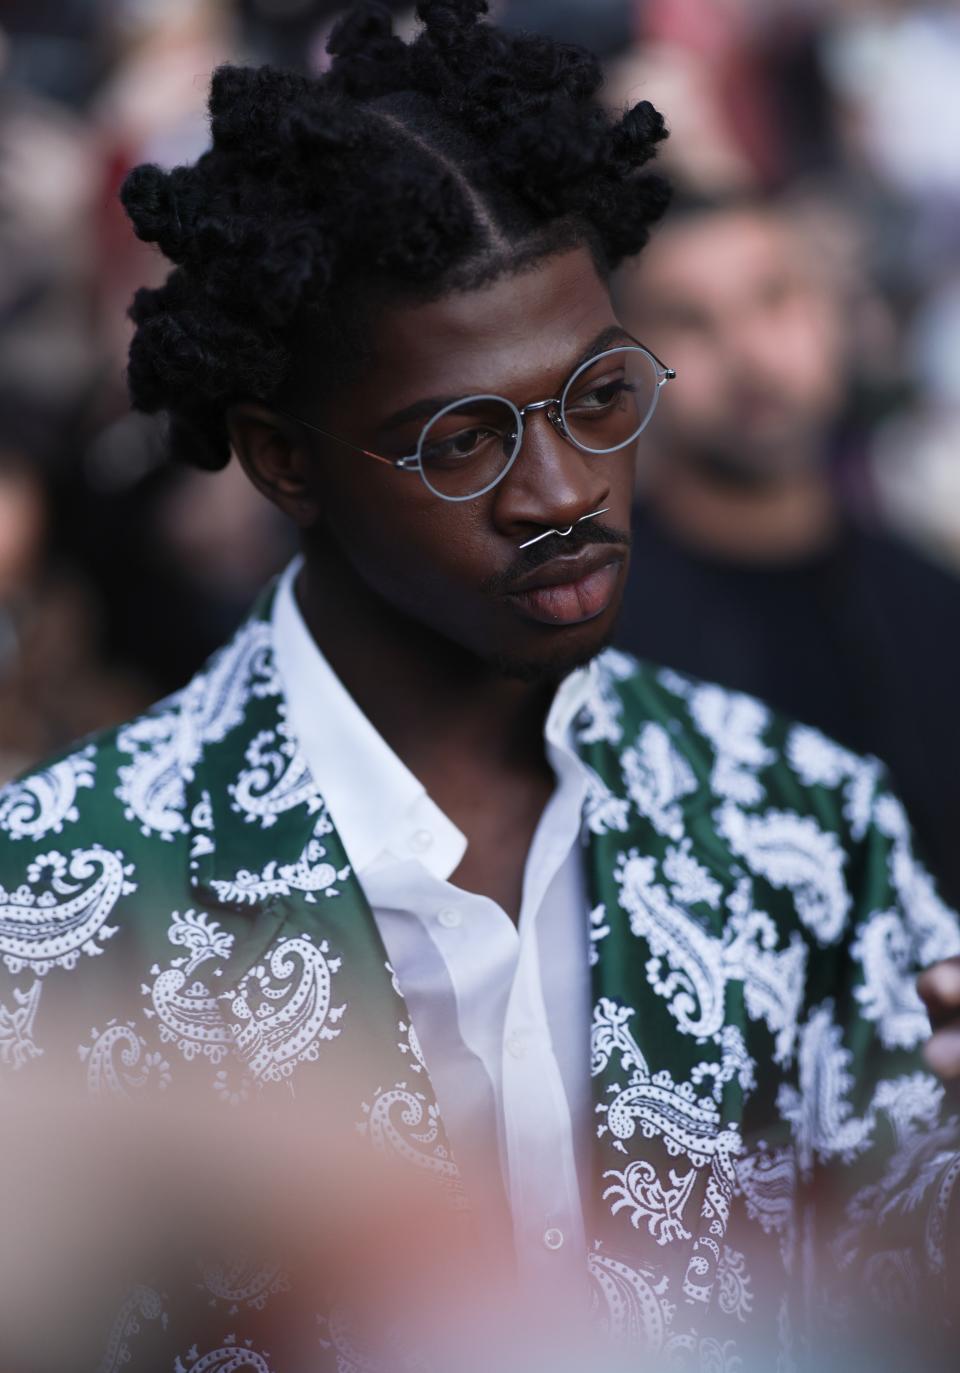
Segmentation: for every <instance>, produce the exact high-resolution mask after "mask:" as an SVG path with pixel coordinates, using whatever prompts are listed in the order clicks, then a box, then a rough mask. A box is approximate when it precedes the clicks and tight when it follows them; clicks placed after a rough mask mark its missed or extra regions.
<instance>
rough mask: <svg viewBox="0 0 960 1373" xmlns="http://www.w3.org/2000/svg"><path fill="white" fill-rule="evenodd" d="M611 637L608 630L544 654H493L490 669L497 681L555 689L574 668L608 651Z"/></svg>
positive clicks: (609, 629)
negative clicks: (509, 680)
mask: <svg viewBox="0 0 960 1373" xmlns="http://www.w3.org/2000/svg"><path fill="white" fill-rule="evenodd" d="M612 637H613V628H612V626H611V627H609V628H608V629H607V630H606V631H605V632H604V633H602V634H600V633H598V634H591V635H590V636H589V638H581V639H580V641H579V642H578V643H577V644H570V645H568V646H566V647H560V646H559V645H554V646H553V648H552V649H551V650H549V651H548V652H544V651H543V649H541V651H540V652H539V653H538V654H536V655H534V654H533V653H531V654H530V655H529V656H524V655H522V654H520V653H504V654H497V655H496V656H495V657H494V658H493V659H492V666H493V667H494V668H495V670H496V671H497V672H498V673H499V674H500V676H501V677H509V678H511V679H512V680H513V681H520V682H530V683H533V684H536V683H541V684H543V685H553V686H556V685H558V684H559V683H560V682H562V681H563V679H564V677H568V676H569V675H570V673H571V672H573V671H574V669H575V668H578V667H586V665H587V663H590V662H592V661H593V659H594V658H595V657H596V656H597V654H598V653H602V652H603V650H604V649H605V648H609V646H610V641H611V639H612Z"/></svg>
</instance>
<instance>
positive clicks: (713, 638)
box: [615, 196, 960, 900]
mask: <svg viewBox="0 0 960 1373" xmlns="http://www.w3.org/2000/svg"><path fill="white" fill-rule="evenodd" d="M615 295H616V299H617V304H618V309H619V311H620V313H621V317H622V318H623V320H624V322H625V323H626V325H627V327H628V328H630V329H631V330H632V331H634V332H639V334H640V335H641V336H642V337H644V338H649V339H650V340H651V343H652V346H653V347H654V348H656V349H657V351H658V352H660V353H661V355H662V356H664V357H667V358H669V359H670V361H671V365H672V366H675V367H676V369H677V374H678V381H677V383H676V388H675V391H674V392H673V393H672V394H670V395H669V396H668V397H667V403H666V404H664V405H663V406H662V407H661V408H660V411H659V412H658V415H657V419H656V422H655V425H654V428H653V431H652V432H651V431H648V434H647V435H646V436H645V438H644V442H643V449H642V462H641V481H640V488H639V491H640V494H639V499H638V504H637V508H636V511H635V541H634V554H633V561H632V565H631V572H630V581H629V585H628V590H627V594H626V596H625V600H624V609H623V614H622V617H621V621H620V625H619V629H618V642H619V643H621V644H622V645H623V647H625V648H628V649H630V650H631V651H633V652H636V653H638V654H639V655H641V656H643V657H647V658H650V659H653V660H654V661H655V662H661V663H668V664H670V665H671V666H673V667H678V668H682V669H684V670H686V671H689V672H691V673H694V674H696V675H697V676H700V677H705V678H707V679H709V680H714V681H717V682H720V683H723V684H724V685H725V686H728V687H733V688H736V689H738V690H741V691H744V692H749V693H751V694H752V695H756V696H758V697H760V698H761V699H763V700H765V701H768V702H770V703H771V704H773V705H775V706H777V707H779V708H780V709H782V710H784V711H785V712H787V713H788V714H790V715H792V716H793V717H795V718H797V719H800V720H804V721H807V722H809V723H810V724H813V725H816V726H818V727H819V728H821V729H822V730H824V731H825V732H826V733H828V734H829V735H831V736H832V737H834V738H836V739H838V740H840V741H841V742H842V743H844V744H845V745H846V746H847V747H849V748H851V749H854V750H857V751H858V752H868V753H872V754H875V755H876V756H878V757H879V758H881V759H882V760H883V761H884V762H885V763H886V764H887V765H888V766H889V768H890V770H891V772H892V774H893V777H894V780H895V783H896V785H897V787H898V789H899V790H900V791H901V793H902V794H903V796H904V798H905V800H906V802H907V805H908V807H909V809H910V812H911V815H912V816H913V818H914V822H915V824H916V826H917V829H918V831H919V833H920V835H921V838H922V840H923V842H924V844H925V846H926V848H927V851H928V853H929V855H930V858H931V861H932V863H933V866H934V868H935V870H936V871H937V873H938V875H939V877H940V879H941V881H942V882H943V884H944V886H945V888H946V889H947V890H948V891H949V892H950V893H951V894H952V895H953V897H954V899H955V900H958V899H960V843H958V833H960V731H958V730H957V729H956V725H955V720H956V707H957V700H958V699H960V633H958V627H960V581H958V580H957V579H956V578H955V577H953V576H952V575H950V574H949V573H948V572H946V571H944V570H942V569H941V568H940V567H938V566H936V565H935V564H933V563H932V562H930V561H928V560H927V559H925V558H924V557H923V556H922V555H920V554H918V553H916V552H914V551H913V550H912V549H911V548H909V547H908V546H907V545H906V544H904V543H902V542H900V541H899V540H897V539H896V538H895V537H893V536H892V535H890V534H888V533H885V532H881V531H878V530H871V529H869V528H866V527H863V525H862V524H861V523H859V522H858V521H857V519H856V518H854V516H853V515H852V514H851V513H850V511H849V510H848V509H847V508H846V507H845V503H844V500H843V498H842V494H841V488H840V483H839V482H838V479H837V470H836V467H837V459H838V456H839V451H840V448H841V445H842V438H843V436H842V429H841V421H842V419H843V417H844V412H845V405H846V401H847V398H848V389H849V379H850V376H851V372H852V363H853V359H852V358H851V338H852V328H851V321H850V314H851V311H850V309H849V308H848V303H847V302H846V300H845V298H844V296H843V294H842V293H840V292H838V291H837V290H836V289H835V285H834V283H833V281H832V279H831V277H830V275H829V273H828V272H826V271H825V270H824V268H823V263H822V261H821V260H820V258H819V257H818V256H817V254H816V253H815V251H814V248H813V246H812V243H811V240H810V238H809V237H808V236H807V235H806V234H805V233H804V232H803V231H801V230H800V229H799V228H798V227H797V225H796V224H795V222H794V221H793V219H792V217H791V214H790V211H789V208H788V207H787V206H785V205H782V204H777V203H775V202H770V201H764V200H762V199H760V198H753V197H749V196H745V197H737V196H733V197H730V198H727V199H724V198H716V199H707V198H701V199H697V198H693V197H691V198H689V199H688V200H687V202H686V203H685V204H684V203H679V204H678V205H677V207H676V208H675V209H674V211H673V212H672V214H671V215H670V216H669V217H668V219H667V221H666V223H665V224H664V225H663V226H662V227H661V228H660V230H659V231H658V233H657V234H656V235H655V236H654V239H653V241H652V243H651V244H650V246H649V248H648V249H647V250H646V251H645V252H644V254H643V255H642V256H641V257H640V258H639V259H636V260H635V261H633V262H630V263H628V264H626V265H625V266H624V267H622V268H621V269H620V271H619V272H618V274H617V277H616V280H615Z"/></svg>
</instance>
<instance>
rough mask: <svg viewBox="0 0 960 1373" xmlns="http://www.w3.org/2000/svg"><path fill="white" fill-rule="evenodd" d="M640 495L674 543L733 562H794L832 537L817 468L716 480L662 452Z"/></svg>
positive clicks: (832, 504)
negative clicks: (755, 478)
mask: <svg viewBox="0 0 960 1373" xmlns="http://www.w3.org/2000/svg"><path fill="white" fill-rule="evenodd" d="M646 494H647V500H648V503H649V505H650V506H651V507H652V508H653V509H654V510H655V511H656V513H657V515H658V516H659V517H660V519H661V521H662V522H663V524H665V525H666V526H667V528H668V529H669V530H670V532H671V533H673V534H674V535H675V536H676V537H677V538H678V539H679V540H680V542H681V543H683V544H685V545H687V546H688V547H690V548H693V549H696V551H697V552H700V553H704V554H706V555H708V556H712V557H717V558H722V559H726V560H730V561H733V562H757V563H762V562H770V563H790V562H799V561H801V560H802V559H804V558H807V557H811V556H814V555H815V554H817V553H819V552H821V551H822V550H823V549H825V548H827V547H829V545H830V544H831V543H832V542H833V540H834V538H835V536H836V532H837V527H838V524H839V511H838V508H837V503H836V499H835V497H834V494H833V491H832V489H831V486H830V482H829V480H828V478H827V476H826V474H825V473H824V472H823V470H822V469H821V468H820V467H819V466H815V465H813V464H811V465H810V466H809V467H803V468H799V469H798V470H796V471H793V472H790V473H787V474H782V475H779V476H777V477H776V478H774V479H771V480H770V481H758V482H755V483H743V484H738V483H735V482H732V481H729V482H728V481H721V480H718V479H717V478H716V477H715V476H713V475H711V474H710V473H709V472H706V471H704V470H702V469H700V468H698V467H696V466H694V465H693V464H689V463H686V462H684V461H682V460H681V459H678V458H675V457H670V458H667V459H665V460H664V462H662V463H661V464H659V465H658V467H657V469H656V470H655V471H654V472H653V473H652V474H651V477H650V481H649V484H648V487H647V493H646Z"/></svg>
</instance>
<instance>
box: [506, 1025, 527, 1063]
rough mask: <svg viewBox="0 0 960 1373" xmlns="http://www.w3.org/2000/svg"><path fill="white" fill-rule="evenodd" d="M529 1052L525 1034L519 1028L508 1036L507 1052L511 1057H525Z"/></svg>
mask: <svg viewBox="0 0 960 1373" xmlns="http://www.w3.org/2000/svg"><path fill="white" fill-rule="evenodd" d="M526 1052H527V1046H526V1043H525V1041H524V1038H523V1035H522V1034H520V1032H519V1030H514V1032H513V1034H512V1035H508V1036H507V1053H508V1054H509V1055H510V1057H511V1058H523V1057H525V1055H526Z"/></svg>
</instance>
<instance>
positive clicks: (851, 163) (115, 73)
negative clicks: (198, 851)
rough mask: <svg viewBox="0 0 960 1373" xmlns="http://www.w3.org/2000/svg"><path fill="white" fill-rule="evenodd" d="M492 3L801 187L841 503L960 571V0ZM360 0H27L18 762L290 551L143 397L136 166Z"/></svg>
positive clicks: (681, 129) (675, 132) (713, 183)
mask: <svg viewBox="0 0 960 1373" xmlns="http://www.w3.org/2000/svg"><path fill="white" fill-rule="evenodd" d="M396 8H397V14H398V21H399V23H400V24H402V25H412V23H413V20H412V16H411V14H410V13H409V12H408V11H406V10H404V9H402V8H401V7H399V6H397V7H396ZM493 8H494V13H495V15H496V17H497V18H498V20H499V21H500V22H502V23H504V24H507V25H511V26H515V27H518V28H527V29H536V30H540V31H542V32H547V33H551V34H553V35H554V36H556V37H559V38H563V39H568V40H572V41H580V42H584V43H586V44H587V45H589V46H590V47H592V48H593V49H594V50H595V51H597V52H599V53H600V54H602V56H603V59H604V61H605V62H606V64H607V66H608V71H609V98H610V99H611V100H612V101H613V102H614V103H616V104H622V103H623V102H625V101H627V100H628V99H633V100H636V99H639V98H642V97H647V98H649V99H651V100H653V101H654V103H655V104H657V105H658V106H659V107H660V108H661V109H662V110H664V112H665V113H666V115H667V118H668V122H669V124H670V126H671V129H672V137H671V139H670V140H669V144H668V146H667V149H666V152H665V154H664V163H665V164H666V166H667V168H668V169H669V170H670V171H671V172H673V173H675V174H677V175H678V176H679V177H680V179H681V180H682V181H683V183H684V185H685V186H686V187H687V188H689V189H692V190H696V191H699V192H702V193H704V194H707V195H724V194H729V193H731V192H743V191H755V192H757V193H759V194H761V195H766V194H772V195H776V196H777V197H780V198H782V197H783V196H784V195H785V194H786V195H787V196H789V197H790V203H791V204H793V205H795V206H796V207H797V208H796V213H797V217H798V223H799V222H800V221H801V220H802V222H803V225H804V226H805V230H804V231H805V232H807V233H809V234H810V235H813V236H814V237H815V244H816V252H817V254H818V257H819V260H820V261H821V262H822V263H824V264H825V265H826V267H827V268H828V270H829V272H830V274H831V277H830V280H831V289H832V290H834V291H835V293H836V295H837V298H838V299H839V300H840V301H841V303H842V308H843V311H844V315H845V318H846V319H847V321H848V323H849V327H850V329H851V331H852V338H853V348H852V359H853V362H852V367H851V376H850V384H849V395H848V396H847V399H846V401H845V414H844V417H843V418H844V424H843V429H844V435H845V440H844V444H843V451H842V455H841V456H840V457H839V458H838V459H837V472H836V479H837V482H838V484H839V486H840V488H841V489H842V491H843V495H844V500H845V501H846V502H848V503H849V505H850V507H851V508H852V509H854V510H856V512H857V515H858V518H862V519H863V520H865V521H870V522H874V523H875V524H877V525H878V526H881V527H888V528H890V529H893V530H896V531H897V532H898V533H899V534H901V535H902V536H903V537H904V538H906V539H907V540H909V541H911V542H913V543H914V544H916V545H917V546H919V547H920V548H921V549H923V550H924V551H925V553H926V554H927V555H928V556H929V557H930V558H931V559H934V560H936V561H937V562H939V563H941V564H942V565H944V566H946V567H952V568H954V569H955V570H957V571H958V572H960V95H958V92H960V12H958V9H957V6H956V5H955V4H934V3H915V4H908V3H897V2H896V0H502V3H499V4H497V5H495V6H494V7H493ZM338 9H339V7H335V6H332V5H329V4H327V3H325V0H2V5H0V79H2V93H0V780H2V779H3V778H6V777H9V776H11V775H13V774H14V773H15V772H16V771H18V770H19V769H20V768H22V767H24V766H26V765H27V764H28V763H29V762H31V761H33V760H35V759H36V758H38V757H41V756H42V755H44V754H46V753H48V752H50V751H51V750H53V749H56V748H58V747H60V746H62V745H63V744H65V743H66V742H67V741H68V740H70V739H72V738H73V737H75V736H76V735H77V734H80V733H83V732H85V731H87V730H89V729H92V728H96V727H98V726H100V725H103V724H108V723H111V722H113V721H116V720H118V719H120V718H122V717H124V716H126V715H129V714H130V713H132V712H133V711H134V710H136V709H138V708H139V707H140V706H141V705H143V704H144V703H146V702H147V701H149V700H152V699H154V698H156V697H157V696H158V695H160V694H162V693H165V692H167V691H169V690H171V689H173V688H175V687H177V686H179V685H180V684H181V683H182V682H183V681H184V680H185V679H186V678H187V677H188V676H189V675H190V673H191V672H192V671H193V670H194V669H195V668H196V667H197V665H198V664H199V663H200V662H201V661H202V660H203V658H204V657H205V656H206V654H207V653H208V652H209V651H211V650H212V649H213V648H214V647H215V646H216V645H217V644H218V643H219V642H220V641H221V640H222V639H223V638H224V637H225V635H226V634H227V633H228V632H229V631H230V629H231V628H232V627H233V625H234V624H235V623H236V622H237V620H238V619H239V618H240V617H241V616H242V615H243V613H244V611H245V610H246V608H247V607H248V605H249V603H250V601H251V599H252V598H253V596H254V595H255V593H256V591H257V589H258V587H259V586H260V585H261V584H262V583H263V582H264V580H265V579H266V578H267V577H268V576H269V575H270V574H271V573H273V572H274V571H275V570H276V569H278V568H279V567H280V566H281V565H282V564H283V563H284V561H285V560H286V559H287V558H288V557H289V556H290V553H291V536H290V534H289V533H288V532H287V531H286V530H285V529H284V527H283V526H282V524H281V523H280V522H279V520H278V519H276V518H275V517H274V515H273V513H272V511H271V510H270V508H269V507H268V506H267V505H266V504H265V503H263V502H262V501H261V500H260V499H259V498H257V497H256V496H255V495H254V493H253V492H252V490H250V489H249V488H248V487H247V485H246V483H245V481H244V479H243V478H242V476H241V474H239V473H238V472H237V470H236V467H235V465H231V467H230V468H228V469H227V471H225V472H224V473H221V474H218V475H215V476H211V475H207V474H199V473H194V472H191V471H188V470H185V469H179V468H177V467H176V466H171V465H169V464H166V463H165V462H164V461H163V444H162V434H161V432H160V430H159V429H158V426H157V424H156V423H154V422H153V421H150V420H147V419H145V418H143V417H139V416H134V415H131V413H130V412H129V409H128V406H127V402H126V395H125V388H124V365H125V354H126V347H127V341H128V336H129V325H128V322H127V320H126V315H125V311H126V307H127V304H128V301H129V298H130V296H131V295H132V292H133V290H134V289H135V287H137V286H139V285H141V284H144V283H151V282H155V281H157V279H158V278H160V277H161V276H162V275H163V272H164V264H163V261H162V259H160V258H159V257H158V255H157V254H156V252H155V251H154V250H152V249H149V248H147V247H145V246H144V245H143V244H140V243H138V242H137V240H136V239H135V238H134V236H133V234H132V232H131V231H130V229H129V227H128V225H127V224H126V221H125V219H124V216H123V214H122V212H121V210H120V207H119V204H118V201H117V190H118V187H119V185H120V183H121V181H122V179H123V176H124V174H125V173H126V171H127V170H128V169H129V168H130V167H131V166H133V165H134V164H135V163H137V162H140V161H143V160H149V161H154V162H158V163H160V164H161V165H164V166H172V165H175V164H176V163H178V162H182V161H186V160H190V159H193V158H194V157H195V156H196V155H198V154H199V153H200V152H201V151H202V150H203V148H204V146H205V143H206V124H205V114H204V105H205V98H206V89H207V84H208V77H209V72H210V70H211V68H212V67H213V66H215V65H216V64H217V63H218V62H220V61H222V60H224V59H233V60H243V61H247V60H251V61H255V60H272V61H279V62H282V63H284V64H286V65H289V66H292V67H296V68H300V69H304V70H319V69H321V68H322V66H323V64H324V61H325V51H324V48H325V39H326V36H327V34H328V32H329V29H330V26H331V24H332V22H333V21H334V19H335V18H336V14H337V10H338ZM648 342H649V343H650V344H651V346H653V347H654V348H655V347H656V339H653V338H651V339H649V340H648Z"/></svg>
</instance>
